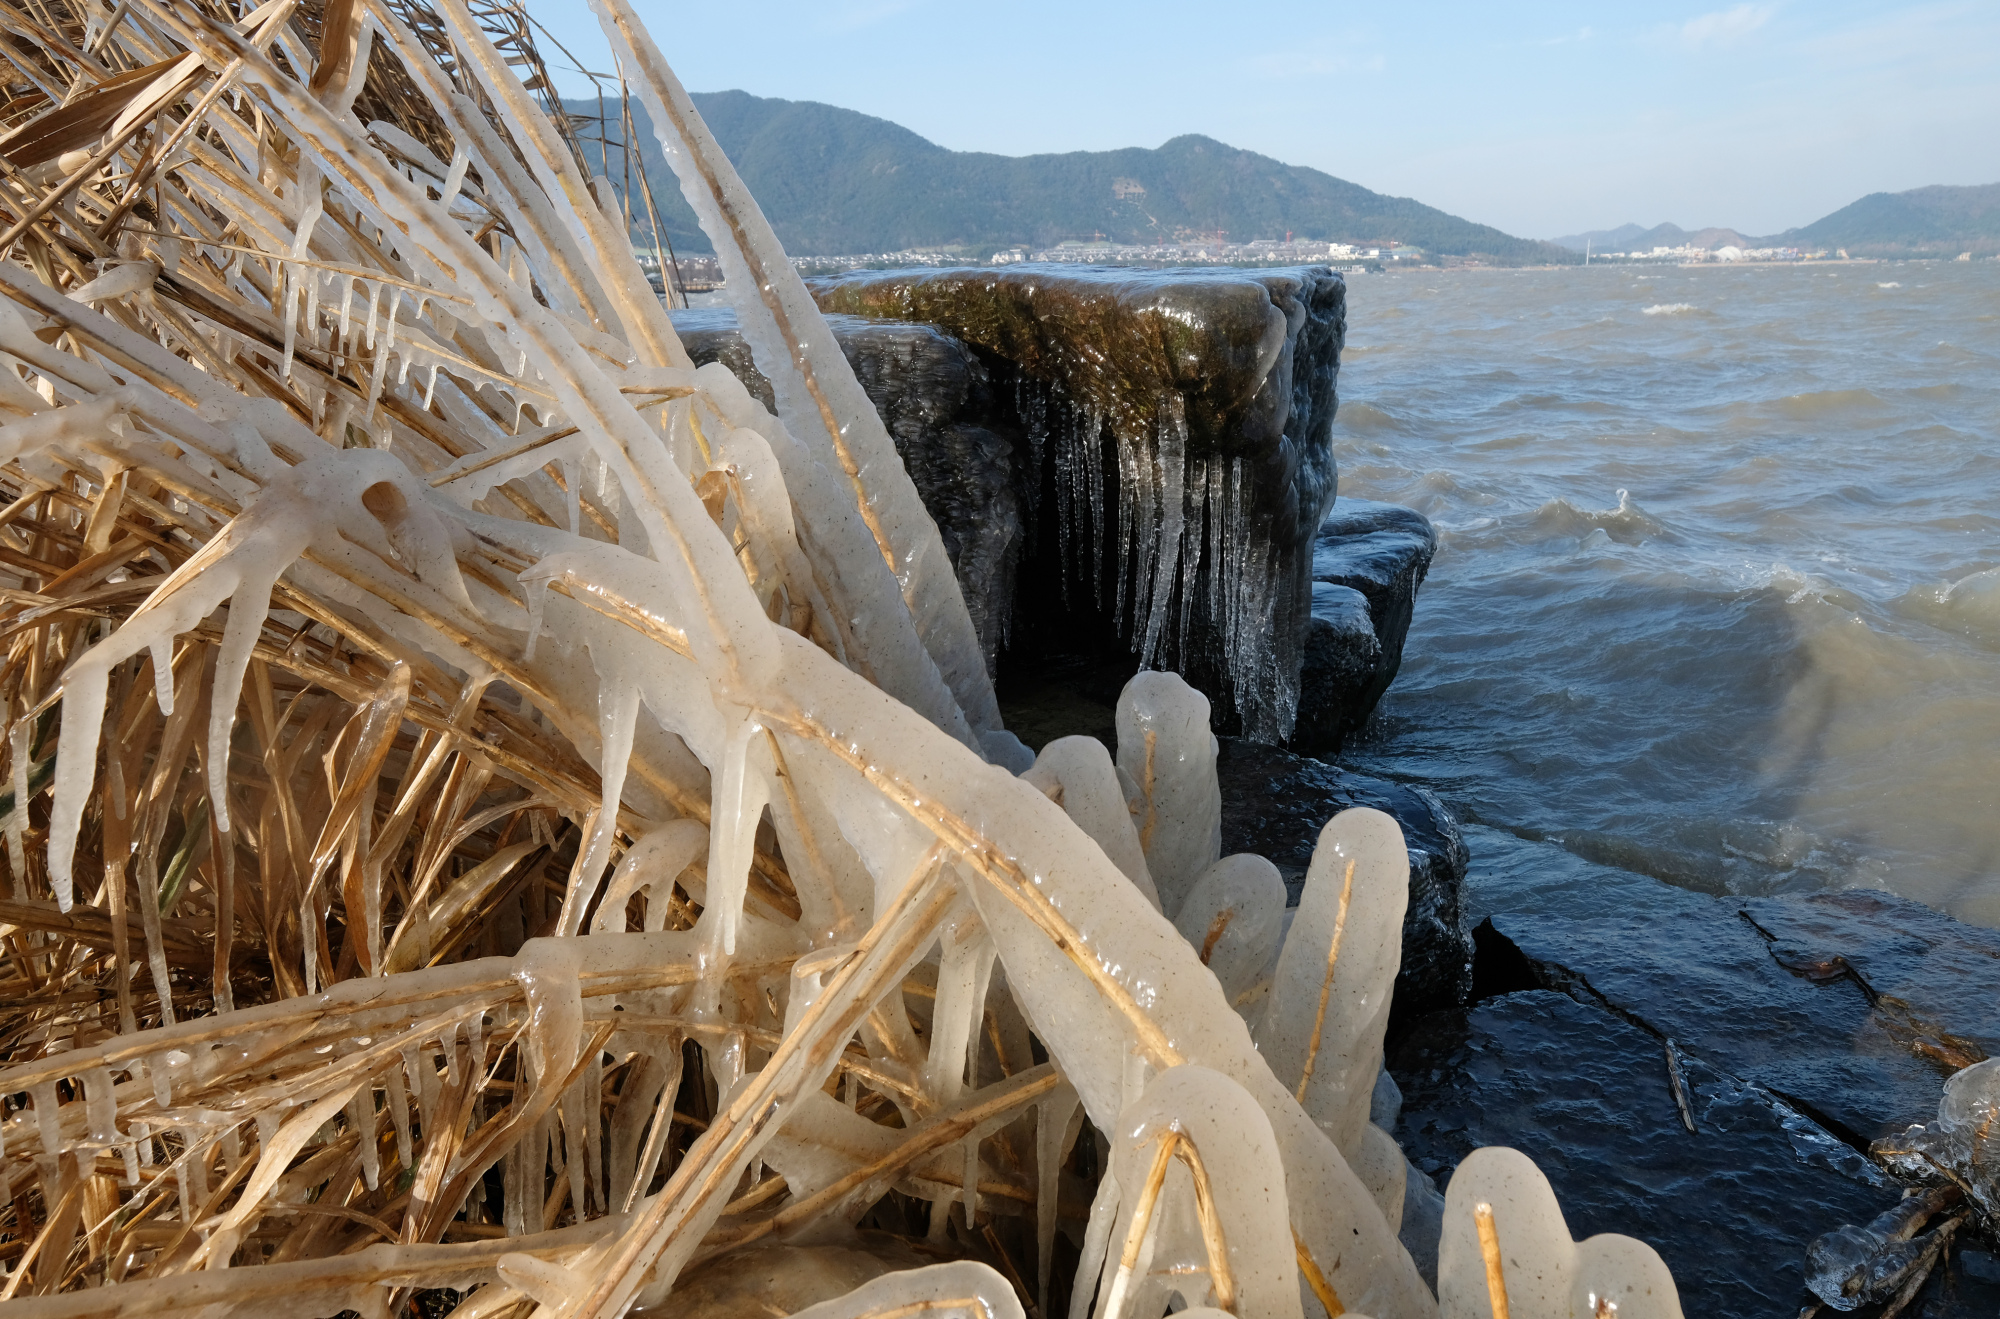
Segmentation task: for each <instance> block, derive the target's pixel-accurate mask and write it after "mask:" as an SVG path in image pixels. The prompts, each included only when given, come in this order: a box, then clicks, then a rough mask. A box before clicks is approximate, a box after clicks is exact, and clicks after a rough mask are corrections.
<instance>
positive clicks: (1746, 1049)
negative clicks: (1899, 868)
mask: <svg viewBox="0 0 2000 1319" xmlns="http://www.w3.org/2000/svg"><path fill="white" fill-rule="evenodd" d="M1660 887H1661V888H1667V887H1668V886H1666V885H1660ZM1671 892H1672V894H1673V896H1672V897H1671V898H1669V899H1665V901H1667V902H1670V903H1671V904H1672V905H1673V906H1674V907H1675V908H1676V909H1677V910H1676V911H1675V914H1674V915H1673V917H1672V918H1671V919H1669V920H1666V921H1663V920H1662V919H1661V913H1660V912H1658V911H1647V912H1642V913H1635V914H1633V915H1630V916H1626V917H1620V916H1619V915H1616V914H1609V913H1594V914H1591V915H1589V916H1587V917H1581V918H1567V917H1561V916H1552V915H1546V914H1537V915H1513V914H1499V915H1495V916H1494V917H1492V918H1491V922H1490V924H1491V927H1492V930H1493V932H1494V934H1495V935H1497V936H1498V937H1499V938H1500V939H1504V940H1505V942H1506V943H1507V944H1510V945H1512V946H1513V947H1514V948H1515V949H1517V950H1518V953H1519V956H1520V957H1521V959H1522V961H1523V962H1524V963H1525V965H1526V966H1527V967H1528V968H1529V969H1530V971H1531V973H1532V975H1533V978H1534V980H1535V982H1536V983H1537V984H1539V985H1540V986H1541V987H1543V988H1548V989H1556V990H1561V991H1563V992H1565V993H1569V994H1571V995H1573V996H1574V997H1576V998H1578V999H1580V1000H1582V1001H1584V1002H1589V1003H1594V1004H1599V1005H1601V1006H1603V1007H1604V1008H1606V1009H1607V1010H1609V1011H1612V1012H1615V1013H1618V1014H1620V1015H1622V1016H1624V1017H1627V1018H1629V1019H1634V1020H1640V1021H1643V1022H1645V1023H1646V1024H1647V1026H1648V1027H1649V1028H1650V1029H1652V1030H1654V1031H1655V1032H1657V1033H1659V1034H1661V1035H1664V1036H1671V1037H1672V1038H1674V1039H1675V1040H1677V1041H1678V1042H1679V1043H1680V1045H1681V1046H1682V1047H1683V1048H1684V1049H1686V1050H1688V1051H1690V1052H1692V1053H1695V1054H1698V1055H1700V1056H1701V1057H1703V1058H1706V1059H1707V1060H1708V1061H1709V1062H1711V1063H1712V1064H1714V1065H1716V1066H1718V1067H1723V1068H1726V1069H1728V1070H1729V1071H1730V1072H1732V1073H1734V1074H1735V1075H1737V1076H1740V1077H1742V1078H1744V1079H1745V1080H1747V1081H1752V1082H1755V1083H1757V1084H1759V1085H1762V1086H1765V1087H1767V1088H1769V1089H1770V1090H1772V1091H1774V1092H1776V1093H1778V1094H1781V1095H1784V1096H1785V1097H1786V1098H1787V1099H1788V1100H1789V1101H1790V1102H1792V1103H1793V1104H1794V1105H1795V1106H1796V1107H1798V1108H1799V1109H1801V1110H1802V1111H1804V1112H1807V1113H1810V1114H1811V1115H1812V1116H1813V1117H1814V1119H1815V1120H1816V1121H1818V1122H1820V1123H1821V1124H1822V1125H1824V1126H1825V1127H1827V1129H1828V1130H1830V1131H1833V1132H1836V1133H1837V1134H1839V1135H1840V1136H1841V1137H1842V1138H1843V1139H1844V1140H1847V1141H1849V1142H1850V1143H1852V1144H1854V1145H1856V1146H1860V1147H1865V1146H1866V1145H1867V1143H1868V1142H1869V1141H1871V1140H1873V1139H1874V1138H1876V1137H1878V1136H1882V1135H1886V1134H1888V1133H1890V1132H1899V1131H1901V1130H1903V1129H1904V1127H1906V1126H1907V1125H1908V1124H1910V1123H1912V1122H1924V1121H1928V1120H1929V1119H1930V1118H1931V1117H1933V1116H1935V1115H1936V1113H1937V1101H1938V1095H1939V1094H1940V1093H1941V1091H1942V1088H1943V1085H1944V1081H1945V1079H1946V1078H1947V1077H1948V1076H1950V1074H1951V1073H1952V1072H1954V1071H1956V1070H1958V1068H1959V1067H1961V1066H1965V1065H1968V1064H1969V1063H1971V1062H1976V1061H1978V1059H1979V1056H1984V1053H1986V1052H1990V1051H1992V1050H1993V1049H1995V1048H2000V1006H1996V1005H1995V1004H1994V1003H1993V1001H1992V1000H1993V995H1992V993H1991V987H1992V985H1993V984H1994V983H1995V976H1996V972H2000V963H1996V962H1995V961H1994V959H1993V957H1992V956H1991V955H1990V954H1987V953H1986V952H1984V951H1983V950H1984V949H1985V948H1987V947H1990V946H1991V945H1992V943H1993V939H1992V937H1991V932H1990V931H1983V930H1975V929H1973V928H1971V927H1969V926H1961V925H1958V924H1957V923H1956V922H1953V921H1951V920H1950V919H1949V918H1948V917H1943V916H1939V915H1937V913H1935V912H1931V911H1930V910H1929V909H1928V908H1924V907H1921V906H1919V905H1918V904H1916V903H1912V902H1907V901H1905V900H1904V899H1900V898H1896V897H1893V896H1892V895H1889V894H1886V893H1867V894H1862V893H1841V894H1826V895H1817V896H1813V897H1806V898H1767V899H1756V900H1751V901H1741V900H1735V899H1728V898H1715V897H1709V896H1707V895H1705V894H1697V893H1688V892H1685V891H1683V890H1671ZM1899 922H1908V925H1907V931H1905V930H1899V929H1898V928H1897V927H1898V923H1899ZM1777 931H1785V932H1787V933H1788V934H1789V935H1790V936H1791V937H1793V938H1795V939H1803V940H1808V941H1809V943H1808V944H1806V945H1804V947H1803V948H1802V946H1801V945H1800V944H1799V943H1790V944H1788V943H1785V942H1781V941H1774V940H1773V939H1772V938H1771V937H1770V935H1771V934H1773V933H1775V932H1777ZM1835 959H1839V960H1840V961H1841V962H1842V963H1843V964H1844V965H1846V966H1848V967H1852V968H1854V973H1852V974H1850V973H1847V972H1842V973H1839V974H1826V973H1825V972H1826V969H1827V968H1828V967H1829V966H1830V965H1831V964H1832V963H1833V962H1834V960H1835ZM1972 959H1977V960H1976V961H1974V960H1972ZM1863 967H1867V968H1871V969H1873V970H1874V971H1875V972H1876V974H1877V975H1878V976H1880V977H1881V978H1882V980H1883V981H1884V983H1885V985H1888V986H1891V987H1892V988H1893V990H1894V991H1896V992H1893V993H1892V992H1889V991H1888V990H1885V989H1883V988H1880V987H1877V986H1875V985H1874V984H1873V982H1872V981H1869V980H1867V979H1866V974H1867V973H1866V971H1864V970H1861V968H1863ZM1968 970H1975V971H1977V973H1978V974H1979V975H1980V976H1981V977H1982V978H1981V979H1976V980H1975V979H1968V978H1967V975H1968ZM1918 1005H1921V1006H1918ZM1968 1047H1969V1048H1971V1049H1972V1050H1973V1051H1974V1053H1975V1054H1977V1055H1978V1056H1972V1057H1965V1056H1963V1053H1962V1051H1963V1050H1965V1049H1966V1048H1968ZM1953 1051H1959V1052H1953Z"/></svg>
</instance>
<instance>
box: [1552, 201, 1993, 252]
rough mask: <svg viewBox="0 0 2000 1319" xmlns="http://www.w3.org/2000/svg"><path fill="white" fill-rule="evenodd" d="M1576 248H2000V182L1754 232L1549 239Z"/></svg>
mask: <svg viewBox="0 0 2000 1319" xmlns="http://www.w3.org/2000/svg"><path fill="white" fill-rule="evenodd" d="M1550 241H1551V242H1553V243H1555V244H1556V245H1557V246H1559V247H1565V248H1568V249H1569V250H1570V251H1572V252H1581V251H1583V250H1584V244H1585V242H1586V241H1588V242H1589V244H1590V248H1591V250H1592V251H1596V252H1649V251H1651V250H1652V249H1653V248H1655V247H1681V246H1683V245H1686V246H1693V247H1704V248H1708V249H1710V250H1711V251H1712V250H1714V249H1715V248H1718V247H1724V246H1728V245H1731V244H1734V245H1735V246H1737V247H1803V248H1822V247H1823V248H1827V249H1829V250H1837V249H1840V248H1845V249H1846V250H1847V251H1848V252H1849V253H1850V254H1851V255H1854V256H1878V257H1909V256H1957V255H1958V254H1959V253H1960V252H1970V253H1972V254H1973V255H1974V256H1982V257H1983V256H1994V255H2000V183H1986V184H1981V185H1978V186H1976V187H1946V186H1944V185H1937V186H1933V187H1929V188H1915V189H1912V190H1911V191H1909V192H1871V193H1869V194H1868V195H1867V196H1866V197H1863V198H1862V199H1861V200H1860V201H1858V202H1854V203H1853V204H1851V205H1848V206H1843V207H1841V208H1840V209H1839V210H1837V211H1835V212H1834V213H1833V214H1831V215H1829V216H1826V217H1824V218H1822V219H1818V220H1815V221H1813V222H1812V223H1811V224H1809V225H1805V226H1804V227H1802V228H1798V229H1787V230H1786V231H1785V232H1784V233H1781V234H1770V235H1767V236H1766V237H1763V238H1749V237H1745V236H1744V235H1743V234H1741V233H1738V232H1737V231H1736V230H1734V229H1697V230H1693V231H1689V230H1685V229H1682V228H1681V227H1680V226H1678V225H1672V224H1662V225H1656V226H1654V227H1653V228H1651V229H1647V228H1645V227H1643V226H1641V225H1636V224H1625V225H1620V226H1619V227H1618V228H1616V229H1594V230H1592V231H1590V232H1588V233H1581V234H1569V235H1566V236H1564V237H1562V238H1556V239H1551V240H1550Z"/></svg>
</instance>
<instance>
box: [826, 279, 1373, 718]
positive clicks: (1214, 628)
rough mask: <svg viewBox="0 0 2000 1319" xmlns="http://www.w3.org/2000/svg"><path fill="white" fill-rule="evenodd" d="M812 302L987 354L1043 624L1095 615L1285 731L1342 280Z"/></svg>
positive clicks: (1325, 501)
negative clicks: (1020, 494) (948, 338)
mask: <svg viewBox="0 0 2000 1319" xmlns="http://www.w3.org/2000/svg"><path fill="white" fill-rule="evenodd" d="M814 291H815V297H816V298H817V300H818V301H819V304H820V306H821V308H822V309H823V310H825V311H828V312H838V313H848V314H854V315H861V316H868V317H872V318H878V319H888V320H903V321H920V322H923V323H925V324H929V325H934V326H936V327H938V328H939V329H940V330H943V331H944V332H946V333H948V334H950V335H953V336H955V337H956V338H958V339H960V340H963V341H964V342H965V343H967V344H969V345H970V346H971V347H972V348H973V350H974V351H975V352H976V353H977V354H978V355H979V357H980V358H981V360H983V361H984V362H985V363H986V365H987V367H988V369H989V370H990V371H991V373H992V378H993V380H994V382H995V384H996V385H997V386H998V392H999V396H1000V400H1001V403H1002V413H1003V418H1004V420H1006V421H1010V422H1011V423H1012V424H1014V425H1016V426H1018V427H1019V428H1020V430H1021V432H1022V433H1023V435H1024V437H1025V441H1026V443H1025V446H1024V448H1025V452H1017V454H1016V457H1015V461H1016V462H1017V463H1020V464H1023V466H1022V468H1021V469H1020V470H1022V471H1023V472H1024V474H1025V477H1026V483H1025V489H1026V490H1027V492H1028V514H1029V520H1030V526H1031V532H1030V535H1031V538H1033V540H1034V542H1035V548H1034V552H1033V555H1032V560H1033V562H1032V564H1031V566H1030V568H1029V570H1028V571H1029V576H1030V577H1031V578H1032V579H1033V580H1034V581H1035V582H1037V583H1040V584H1043V585H1045V586H1047V587H1049V588H1054V589H1048V590H1046V591H1045V592H1044V593H1043V596H1038V597H1037V598H1035V599H1032V600H1031V601H1029V602H1028V603H1030V604H1032V605H1034V606H1036V607H1037V608H1045V607H1046V608H1048V609H1049V617H1048V618H1047V619H1046V625H1047V626H1049V627H1052V628H1056V629H1062V628H1069V627H1073V626H1075V625H1076V624H1075V619H1074V615H1077V614H1085V615H1089V616H1090V617H1091V618H1092V619H1093V620H1094V621H1095V622H1096V624H1097V625H1098V626H1100V627H1104V626H1108V627H1110V628H1113V629H1115V630H1116V632H1117V633H1118V635H1119V636H1121V637H1123V638H1124V639H1125V641H1126V643H1127V644H1129V646H1130V647H1131V649H1132V650H1133V651H1134V652H1136V653H1137V654H1138V656H1139V658H1140V660H1141V662H1142V663H1145V664H1149V665H1166V666H1170V667H1173V668H1175V669H1177V670H1179V671H1181V672H1183V673H1185V674H1187V675H1188V676H1189V677H1190V679H1191V680H1193V681H1195V683H1196V684H1197V685H1198V686H1200V687H1202V688H1203V689H1204V690H1205V691H1207V692H1208V693H1209V695H1210V696H1211V698H1212V699H1214V700H1215V701H1216V704H1217V707H1218V710H1219V712H1221V713H1222V714H1223V716H1224V717H1225V718H1233V719H1235V720H1240V722H1241V725H1242V727H1243V728H1244V729H1245V730H1246V731H1247V732H1249V733H1251V734H1252V735H1256V736H1261V737H1264V738H1266V739H1273V738H1277V737H1282V736H1284V735H1286V734H1288V733H1289V732H1290V731H1291V727H1292V721H1293V717H1294V715H1295V713H1296V709H1297V700H1298V675H1299V662H1300V654H1301V650H1300V647H1301V642H1302V636H1303V631H1304V626H1305V619H1306V617H1307V610H1308V604H1309V601H1308V593H1309V588H1308V585H1307V582H1308V578H1309V569H1310V566H1311V554H1312V538H1313V534H1314V532H1315V530H1316V529H1317V528H1318V526H1319V524H1320V520H1321V517H1322V516H1323V515H1324V514H1325V512H1326V510H1327V508H1328V507H1329V506H1330V505H1331V503H1332V501H1333V495H1334V485H1335V464H1334V458H1333V451H1332V447H1331V442H1330V431H1331V426H1332V422H1333V411H1334V404H1335V379H1336V375H1337V373H1338V370H1339V358H1340V346H1341V342H1342V338H1343V336H1344V334H1345V329H1346V289H1345V285H1344V284H1343V283H1342V282H1341V279H1340V276H1338V275H1336V274H1334V273H1333V272H1331V271H1329V270H1325V269H1322V268H1307V269H1296V270H1279V271H1258V272H1239V271H1214V270H1201V271H1185V270H1182V271H1133V270H1116V271H1111V270H1091V269H1087V268H1085V269H1077V268H1063V269H1048V268H1042V267H1027V266H1019V267H1012V268H1009V269H1006V270H987V269H978V270H917V271H888V272H872V273H863V274H856V275H852V276H847V277H844V278H841V279H837V280H826V281H818V282H816V283H815V285H814ZM1058 604H1059V605H1060V606H1061V608H1060V609H1057V608H1053V606H1056V605H1058Z"/></svg>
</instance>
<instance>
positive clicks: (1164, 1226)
mask: <svg viewBox="0 0 2000 1319" xmlns="http://www.w3.org/2000/svg"><path fill="white" fill-rule="evenodd" d="M1114 1130H1115V1131H1116V1133H1117V1134H1116V1136H1115V1137H1114V1139H1113V1142H1112V1150H1111V1160H1112V1162H1111V1170H1110V1173H1109V1175H1108V1176H1107V1177H1106V1178H1105V1180H1104V1183H1103V1185H1102V1186H1100V1187H1099V1189H1098V1195H1097V1202H1096V1203H1095V1204H1094V1205H1092V1207H1091V1215H1090V1231H1089V1233H1088V1235H1087V1237H1086V1239H1085V1243H1084V1263H1083V1268H1082V1269H1080V1270H1079V1283H1078V1288H1079V1291H1081V1290H1085V1288H1084V1286H1083V1283H1082V1281H1081V1279H1082V1278H1083V1277H1085V1276H1087V1271H1088V1270H1090V1269H1092V1268H1097V1267H1101V1269H1102V1277H1101V1279H1100V1280H1099V1283H1098V1290H1099V1294H1100V1296H1101V1298H1102V1301H1101V1305H1102V1309H1101V1311H1100V1312H1101V1313H1103V1314H1107V1315H1121V1314H1151V1313H1153V1312H1154V1311H1155V1310H1161V1309H1164V1308H1165V1307H1166V1305H1167V1303H1168V1301H1169V1300H1170V1299H1172V1297H1173V1296H1174V1295H1176V1294H1178V1295H1179V1296H1180V1297H1181V1299H1182V1301H1183V1303H1188V1302H1193V1303H1195V1304H1200V1303H1203V1302H1212V1303H1213V1304H1215V1305H1216V1306H1217V1307H1218V1308H1221V1309H1223V1310H1226V1311H1228V1312H1230V1313H1232V1314H1239V1315H1268V1316H1273V1317H1274V1319H1285V1317H1286V1316H1296V1315H1300V1314H1302V1313H1303V1306H1304V1301H1303V1300H1302V1292H1303V1294H1304V1295H1306V1296H1309V1295H1310V1294H1311V1293H1310V1291H1307V1290H1304V1289H1305V1288H1306V1286H1307V1284H1304V1283H1302V1282H1301V1280H1300V1277H1299V1268H1298V1259H1297V1255H1296V1253H1295V1251H1294V1250H1293V1249H1291V1248H1290V1246H1291V1242H1290V1240H1289V1239H1288V1238H1289V1236H1290V1231H1289V1226H1288V1223H1287V1212H1286V1208H1285V1202H1284V1195H1283V1192H1282V1190H1281V1188H1282V1187H1283V1186H1284V1183H1285V1170H1284V1167H1283V1165H1282V1162H1281V1160H1280V1156H1279V1151H1278V1143H1277V1140H1276V1138H1275V1137H1274V1136H1273V1134H1272V1132H1271V1126H1270V1123H1269V1122H1267V1121H1264V1120H1263V1117H1262V1114H1261V1113H1260V1112H1259V1111H1258V1109H1257V1106H1256V1103H1255V1102H1254V1101H1253V1100H1251V1098H1250V1096H1248V1095H1247V1094H1245V1093H1244V1091H1243V1088H1242V1087H1241V1086H1239V1085H1237V1084H1236V1083H1235V1082H1234V1081H1232V1080H1230V1079H1229V1078H1228V1077H1226V1076H1224V1075H1222V1074H1221V1073H1219V1072H1214V1071H1210V1070H1209V1069H1207V1068H1205V1067H1199V1066H1193V1065H1185V1066H1180V1067H1174V1068H1169V1069H1168V1070H1167V1071H1165V1072H1163V1073H1161V1074H1160V1076H1159V1077H1158V1078H1157V1079H1155V1080H1154V1081H1153V1083H1152V1084H1151V1085H1149V1086H1147V1087H1146V1090H1145V1092H1144V1093H1143V1094H1142V1095H1140V1096H1139V1098H1137V1099H1135V1100H1134V1101H1133V1102H1132V1103H1131V1104H1129V1105H1128V1106H1127V1107H1126V1109H1125V1111H1124V1112H1123V1113H1121V1114H1120V1115H1119V1117H1118V1124H1117V1126H1116V1127H1115V1128H1114Z"/></svg>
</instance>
